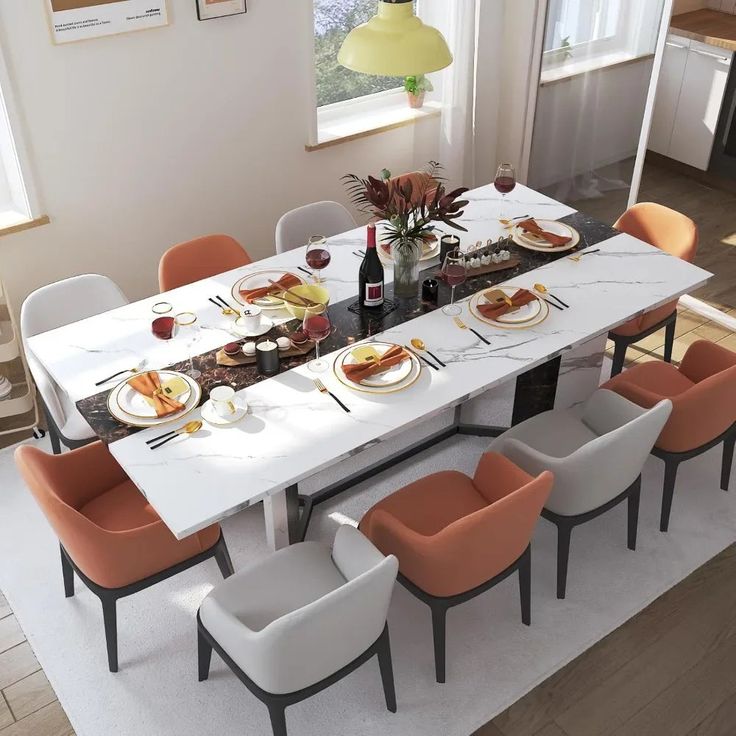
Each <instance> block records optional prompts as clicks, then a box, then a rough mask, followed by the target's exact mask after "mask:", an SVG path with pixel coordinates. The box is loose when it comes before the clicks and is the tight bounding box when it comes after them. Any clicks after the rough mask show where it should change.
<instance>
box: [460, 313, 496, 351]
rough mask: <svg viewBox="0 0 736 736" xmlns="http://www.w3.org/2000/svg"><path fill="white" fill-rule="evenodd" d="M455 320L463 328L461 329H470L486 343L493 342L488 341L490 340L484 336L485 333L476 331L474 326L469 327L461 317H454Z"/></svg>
mask: <svg viewBox="0 0 736 736" xmlns="http://www.w3.org/2000/svg"><path fill="white" fill-rule="evenodd" d="M453 320H454V321H455V324H456V325H457V326H458V327H459V328H460V329H461V330H470V331H471V332H472V333H473V334H474V335H475V336H476V337H478V338H480V339H481V340H482V341H483V342H484V343H485V344H486V345H490V344H491V343H490V342H488V340H486V339H485V337H483V335H481V334H480V332H476V331H475V330H474V329H473V328H472V327H468V326H467V325H466V324H465V322H463V321H462V320H461V319H460V317H453Z"/></svg>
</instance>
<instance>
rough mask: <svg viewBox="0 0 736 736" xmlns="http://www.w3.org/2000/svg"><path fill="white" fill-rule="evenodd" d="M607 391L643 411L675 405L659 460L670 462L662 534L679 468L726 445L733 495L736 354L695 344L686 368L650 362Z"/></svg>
mask: <svg viewBox="0 0 736 736" xmlns="http://www.w3.org/2000/svg"><path fill="white" fill-rule="evenodd" d="M605 388H607V389H610V390H611V391H615V392H616V393H618V394H620V395H621V396H625V397H626V398H627V399H629V400H630V401H633V402H635V403H636V404H638V405H639V406H642V407H650V406H653V405H654V404H656V403H657V402H659V401H661V400H662V399H669V400H670V401H671V402H672V415H671V416H670V418H669V420H668V421H667V424H666V425H665V426H664V428H663V430H662V432H661V433H660V435H659V437H658V439H657V442H656V446H655V448H654V454H655V455H657V457H660V458H661V459H662V460H664V462H665V484H664V496H663V501H662V516H661V520H660V528H661V529H662V531H667V529H668V528H669V518H670V512H671V508H672V499H673V495H674V491H675V483H676V479H677V469H678V467H679V464H680V463H681V462H683V461H685V460H688V459H690V458H692V457H695V456H696V455H700V454H702V453H703V452H706V451H707V450H709V449H711V448H712V447H714V446H716V445H718V444H721V443H723V446H724V449H723V462H722V468H721V487H722V488H723V490H724V491H727V490H728V487H729V480H730V475H731V466H732V462H733V453H734V443H736V427H735V426H734V425H735V424H736V353H734V352H732V351H731V350H728V349H726V348H724V347H722V346H720V345H716V344H714V343H711V342H709V341H707V340H699V341H697V342H694V343H693V344H692V345H691V346H690V347H689V348H688V350H687V353H686V354H685V357H684V358H683V359H682V363H681V364H680V367H679V368H677V367H675V366H673V365H670V364H669V363H664V362H661V361H650V362H647V363H641V364H637V365H635V366H633V367H632V368H630V369H629V370H627V371H624V372H623V373H621V374H619V375H618V376H615V377H614V378H612V379H611V380H610V381H609V382H608V383H607V384H605Z"/></svg>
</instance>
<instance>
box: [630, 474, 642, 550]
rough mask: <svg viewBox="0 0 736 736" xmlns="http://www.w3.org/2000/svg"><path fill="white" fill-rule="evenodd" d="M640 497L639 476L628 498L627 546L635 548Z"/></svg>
mask: <svg viewBox="0 0 736 736" xmlns="http://www.w3.org/2000/svg"><path fill="white" fill-rule="evenodd" d="M640 499H641V478H639V480H638V481H637V488H636V490H635V491H633V492H632V493H631V495H630V496H629V498H628V522H629V523H628V540H627V541H628V547H629V549H632V550H635V549H636V535H637V531H638V529H639V501H640Z"/></svg>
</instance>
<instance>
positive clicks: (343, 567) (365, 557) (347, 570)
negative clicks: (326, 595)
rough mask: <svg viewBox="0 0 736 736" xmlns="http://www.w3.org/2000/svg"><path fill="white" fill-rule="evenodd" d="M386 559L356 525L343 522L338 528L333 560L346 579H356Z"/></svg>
mask: <svg viewBox="0 0 736 736" xmlns="http://www.w3.org/2000/svg"><path fill="white" fill-rule="evenodd" d="M384 559H385V558H384V555H383V554H381V552H380V551H379V550H377V549H376V547H375V546H374V545H373V544H372V543H371V541H370V540H369V539H368V538H367V537H365V535H363V534H361V532H359V531H358V530H357V529H356V528H355V527H353V526H350V524H343V525H342V526H341V527H340V528H339V529H338V530H337V535H336V536H335V544H334V546H333V548H332V561H333V562H334V563H335V565H336V567H337V569H338V570H339V571H340V572H341V573H342V575H343V577H344V578H345V579H346V580H354V579H355V578H357V577H359V576H360V575H362V574H363V573H365V572H368V570H372V569H373V568H374V567H376V565H379V564H380V563H381V562H382V561H383V560H384Z"/></svg>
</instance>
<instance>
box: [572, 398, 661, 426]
mask: <svg viewBox="0 0 736 736" xmlns="http://www.w3.org/2000/svg"><path fill="white" fill-rule="evenodd" d="M646 411H647V410H646V409H645V408H643V407H642V406H641V405H639V404H638V403H636V402H634V401H631V400H630V399H628V398H626V397H625V396H622V395H621V394H618V393H616V392H615V391H610V390H608V389H599V390H598V391H596V392H595V393H594V394H593V395H592V396H591V397H590V399H588V401H587V402H586V404H585V408H584V409H583V413H582V416H581V419H582V421H583V423H584V424H585V425H586V426H588V427H589V428H590V429H592V430H593V431H594V432H595V433H596V434H597V435H603V434H608V433H609V432H613V431H614V430H616V429H618V428H619V427H623V426H624V425H625V424H628V423H629V422H633V421H634V419H637V418H638V417H640V416H641V415H642V414H644V413H645V412H646Z"/></svg>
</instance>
